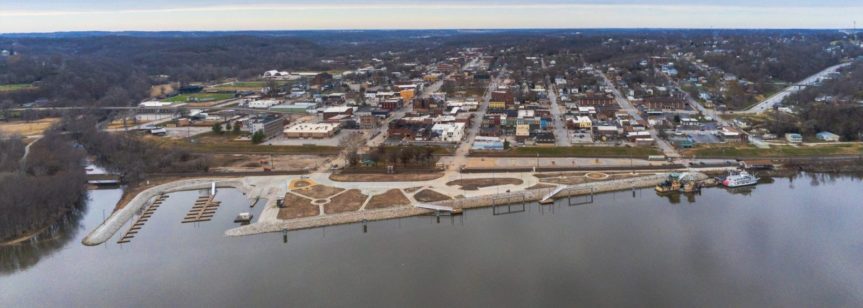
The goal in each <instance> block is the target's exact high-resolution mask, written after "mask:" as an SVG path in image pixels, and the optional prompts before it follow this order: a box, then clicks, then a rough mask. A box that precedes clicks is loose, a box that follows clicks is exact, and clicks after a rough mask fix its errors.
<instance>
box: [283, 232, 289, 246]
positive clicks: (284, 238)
mask: <svg viewBox="0 0 863 308" xmlns="http://www.w3.org/2000/svg"><path fill="white" fill-rule="evenodd" d="M282 243H285V244H287V243H288V229H282Z"/></svg>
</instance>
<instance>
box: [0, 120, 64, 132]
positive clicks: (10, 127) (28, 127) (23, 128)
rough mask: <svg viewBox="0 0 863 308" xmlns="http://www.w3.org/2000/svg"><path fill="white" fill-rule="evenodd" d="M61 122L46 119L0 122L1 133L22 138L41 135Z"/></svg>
mask: <svg viewBox="0 0 863 308" xmlns="http://www.w3.org/2000/svg"><path fill="white" fill-rule="evenodd" d="M58 121H60V119H59V118H45V119H41V120H36V121H32V122H24V121H14V122H8V123H7V122H0V132H2V133H4V134H10V135H13V134H17V135H21V136H33V135H41V134H42V132H44V131H45V129H47V128H48V127H51V125H53V124H54V123H57V122H58Z"/></svg>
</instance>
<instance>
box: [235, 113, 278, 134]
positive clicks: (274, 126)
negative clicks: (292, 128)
mask: <svg viewBox="0 0 863 308" xmlns="http://www.w3.org/2000/svg"><path fill="white" fill-rule="evenodd" d="M244 123H245V125H244V126H245V129H246V130H247V131H250V132H252V133H255V132H258V131H262V132H263V133H264V139H272V138H275V137H278V136H279V135H281V134H282V128H283V127H284V119H282V118H281V117H279V116H275V115H267V116H256V117H252V118H249V119H248V120H246V121H244Z"/></svg>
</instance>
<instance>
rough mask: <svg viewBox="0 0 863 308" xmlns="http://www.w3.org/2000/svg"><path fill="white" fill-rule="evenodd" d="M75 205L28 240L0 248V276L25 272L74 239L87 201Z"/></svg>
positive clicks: (78, 230)
mask: <svg viewBox="0 0 863 308" xmlns="http://www.w3.org/2000/svg"><path fill="white" fill-rule="evenodd" d="M77 204H78V205H77V206H75V207H74V208H73V209H72V210H71V211H69V213H68V214H67V215H66V216H65V217H62V218H61V219H60V221H58V222H57V223H55V224H54V225H52V226H50V227H48V228H46V229H45V230H43V231H42V232H40V233H39V234H38V235H36V236H34V237H32V238H30V239H29V240H27V241H24V242H21V243H18V244H14V245H7V246H0V276H2V275H8V274H12V273H15V272H17V271H21V270H26V269H27V268H30V267H32V266H34V265H36V264H37V263H39V261H40V260H42V259H43V258H46V257H49V256H51V255H52V254H54V253H56V252H57V251H59V250H60V249H62V248H63V247H64V246H66V245H67V244H68V243H69V241H71V240H72V239H74V238H75V237H76V236H77V235H78V232H81V229H80V228H79V226H80V222H81V220H82V219H83V218H84V214H85V213H86V207H87V201H86V200H81V201H79V202H78V203H77Z"/></svg>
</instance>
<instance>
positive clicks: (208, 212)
mask: <svg viewBox="0 0 863 308" xmlns="http://www.w3.org/2000/svg"><path fill="white" fill-rule="evenodd" d="M215 198H216V196H215V195H202V196H200V197H198V200H195V205H194V206H192V209H191V210H189V212H188V213H186V217H185V218H183V221H182V223H190V222H203V221H210V220H211V219H213V216H214V215H216V210H218V209H219V205H221V204H222V202H220V201H216V200H215Z"/></svg>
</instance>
